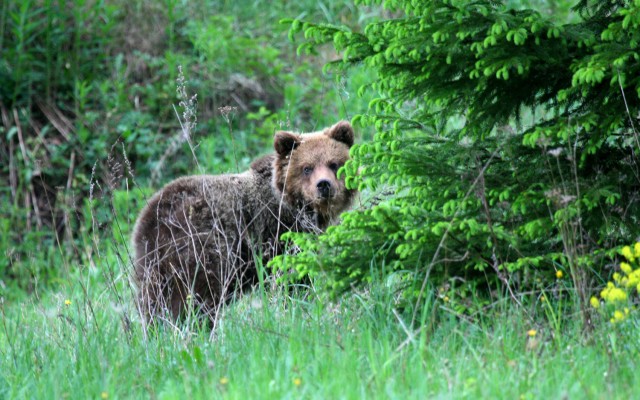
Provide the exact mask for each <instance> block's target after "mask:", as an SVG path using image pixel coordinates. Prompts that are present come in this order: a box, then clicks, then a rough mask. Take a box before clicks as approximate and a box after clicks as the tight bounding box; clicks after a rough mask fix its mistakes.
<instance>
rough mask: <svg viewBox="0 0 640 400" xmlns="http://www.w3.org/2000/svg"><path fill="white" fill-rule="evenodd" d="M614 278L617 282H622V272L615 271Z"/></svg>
mask: <svg viewBox="0 0 640 400" xmlns="http://www.w3.org/2000/svg"><path fill="white" fill-rule="evenodd" d="M613 280H614V281H615V282H620V274H619V273H618V272H614V273H613Z"/></svg>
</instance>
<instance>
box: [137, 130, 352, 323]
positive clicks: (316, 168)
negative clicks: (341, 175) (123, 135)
mask: <svg viewBox="0 0 640 400" xmlns="http://www.w3.org/2000/svg"><path fill="white" fill-rule="evenodd" d="M352 144H353V129H352V128H351V125H349V123H348V122H344V121H343V122H339V123H338V124H336V125H334V126H333V127H331V128H327V129H325V130H323V131H320V132H314V133H310V134H296V133H292V132H278V133H277V134H276V136H275V138H274V148H275V150H276V153H275V154H270V155H267V156H264V157H262V158H259V159H258V160H256V161H254V162H253V164H251V168H250V169H249V170H248V171H246V172H244V173H241V174H227V175H200V176H187V177H183V178H179V179H176V180H175V181H173V182H171V183H169V184H168V185H166V186H165V187H164V188H163V189H162V190H160V191H159V192H158V193H156V194H155V195H154V196H153V197H152V198H151V199H150V200H149V202H148V204H147V205H146V207H145V208H144V209H143V210H142V212H141V213H140V216H139V217H138V220H137V222H136V226H135V228H134V234H133V244H134V248H135V281H136V284H137V286H138V293H137V301H138V306H139V307H140V311H141V313H142V314H143V316H144V317H145V319H146V320H147V321H151V320H153V319H154V318H164V317H168V318H170V319H173V320H176V319H177V318H178V317H179V316H180V315H181V314H182V313H183V311H184V310H185V309H187V308H189V307H190V306H192V307H194V309H195V310H196V311H198V312H201V313H203V314H205V315H207V316H209V317H210V318H211V319H214V318H215V316H216V313H217V311H218V310H219V308H220V306H221V305H222V304H224V303H225V302H226V301H228V300H229V299H230V298H231V297H232V296H233V294H234V293H235V291H236V290H237V289H242V288H245V287H247V286H249V285H251V284H252V283H254V282H255V277H256V269H255V259H254V257H255V256H256V255H261V256H262V261H267V260H269V259H271V258H272V257H274V256H275V255H277V254H279V253H281V250H282V249H281V246H280V243H279V235H280V234H281V233H283V232H286V231H305V232H319V231H322V230H324V229H325V228H326V227H327V225H329V224H330V223H331V222H332V221H333V220H335V218H336V217H337V216H338V214H339V213H340V212H341V211H343V210H344V209H345V208H347V207H348V206H349V205H350V203H351V199H352V197H353V194H354V193H353V191H351V190H348V189H346V188H345V186H344V181H343V180H341V179H338V178H337V177H336V170H337V169H338V168H340V167H341V166H342V165H343V164H344V162H345V161H346V160H347V159H348V156H349V148H350V147H351V145H352Z"/></svg>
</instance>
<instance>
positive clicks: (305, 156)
mask: <svg viewBox="0 0 640 400" xmlns="http://www.w3.org/2000/svg"><path fill="white" fill-rule="evenodd" d="M273 144H274V148H275V150H276V153H277V155H276V160H275V165H274V167H275V171H274V174H273V179H274V184H275V188H276V189H277V190H278V192H280V193H281V194H282V196H283V199H284V201H285V202H286V203H287V204H288V205H290V206H292V207H295V208H298V209H300V210H304V211H314V212H315V213H316V214H317V218H318V224H319V225H320V227H321V228H324V226H326V224H327V223H329V221H330V220H331V219H333V218H334V217H335V216H337V215H338V214H339V213H340V212H342V211H343V210H344V209H346V208H347V207H349V205H350V204H351V200H352V198H353V195H354V191H353V190H350V189H347V188H346V187H345V185H344V179H338V177H337V176H336V173H337V172H338V169H340V167H342V166H343V165H344V163H345V162H346V161H347V160H348V159H349V148H351V146H352V145H353V128H352V127H351V124H349V123H348V122H346V121H341V122H338V123H337V124H335V125H333V126H332V127H330V128H326V129H325V130H323V131H319V132H314V133H306V134H298V133H293V132H284V131H280V132H277V133H276V135H275V139H274V143H273Z"/></svg>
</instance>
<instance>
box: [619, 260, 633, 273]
mask: <svg viewBox="0 0 640 400" xmlns="http://www.w3.org/2000/svg"><path fill="white" fill-rule="evenodd" d="M620 269H621V270H622V272H624V273H625V274H626V275H631V272H633V269H632V268H631V265H629V263H626V262H621V263H620Z"/></svg>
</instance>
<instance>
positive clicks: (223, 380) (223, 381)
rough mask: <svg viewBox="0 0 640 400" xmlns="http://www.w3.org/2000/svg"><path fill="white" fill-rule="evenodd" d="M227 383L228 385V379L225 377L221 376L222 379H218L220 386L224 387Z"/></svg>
mask: <svg viewBox="0 0 640 400" xmlns="http://www.w3.org/2000/svg"><path fill="white" fill-rule="evenodd" d="M227 383H229V378H227V377H226V376H223V377H222V378H220V384H221V385H226V384H227Z"/></svg>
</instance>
